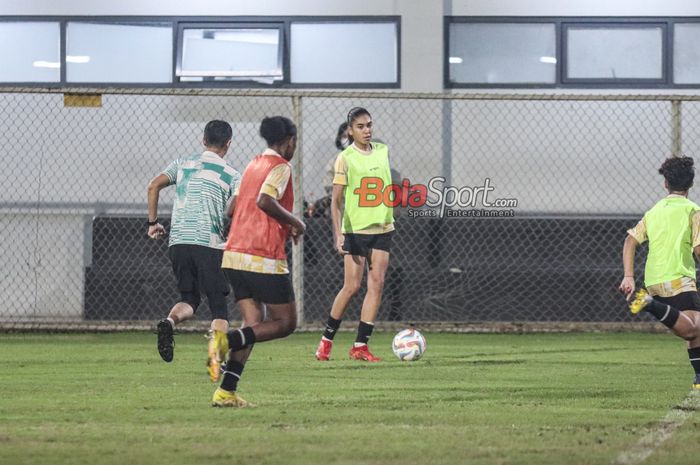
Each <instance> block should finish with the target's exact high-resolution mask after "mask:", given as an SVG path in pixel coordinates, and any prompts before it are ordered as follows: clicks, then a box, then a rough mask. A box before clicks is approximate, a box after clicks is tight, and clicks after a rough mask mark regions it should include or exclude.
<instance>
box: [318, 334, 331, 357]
mask: <svg viewBox="0 0 700 465" xmlns="http://www.w3.org/2000/svg"><path fill="white" fill-rule="evenodd" d="M332 348H333V341H331V340H330V339H326V338H325V337H322V338H321V342H319V343H318V348H317V349H316V360H321V361H324V362H327V361H328V360H330V358H331V349H332Z"/></svg>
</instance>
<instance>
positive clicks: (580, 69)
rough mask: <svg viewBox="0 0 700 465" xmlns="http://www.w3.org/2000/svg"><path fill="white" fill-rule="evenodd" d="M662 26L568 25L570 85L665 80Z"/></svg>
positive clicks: (566, 29)
mask: <svg viewBox="0 0 700 465" xmlns="http://www.w3.org/2000/svg"><path fill="white" fill-rule="evenodd" d="M664 34H665V30H664V27H663V26H662V25H658V24H656V25H654V24H649V25H646V24H639V25H638V24H624V25H609V24H595V25H580V26H579V25H574V24H566V25H565V32H564V37H565V42H566V67H565V73H564V80H565V81H570V82H585V81H587V80H597V81H599V82H603V81H605V82H611V83H612V82H615V81H620V80H639V81H641V80H646V81H649V82H651V81H657V82H661V81H662V80H663V79H664V77H665V76H664Z"/></svg>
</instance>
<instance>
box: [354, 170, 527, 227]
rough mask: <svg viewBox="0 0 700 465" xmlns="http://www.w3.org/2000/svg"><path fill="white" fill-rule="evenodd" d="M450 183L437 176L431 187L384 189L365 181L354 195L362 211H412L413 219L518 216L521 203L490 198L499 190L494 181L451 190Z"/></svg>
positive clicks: (405, 185) (371, 180) (373, 181)
mask: <svg viewBox="0 0 700 465" xmlns="http://www.w3.org/2000/svg"><path fill="white" fill-rule="evenodd" d="M445 182H446V179H445V178H444V177H442V176H437V177H434V178H432V179H430V181H429V182H428V184H427V185H426V184H411V183H410V181H409V180H408V179H404V180H402V181H401V183H400V184H389V185H388V186H385V185H384V181H382V179H381V178H375V177H365V178H362V180H361V183H360V187H358V188H357V189H355V190H354V191H353V192H354V193H355V195H357V196H358V198H359V206H360V207H376V206H378V205H381V204H384V205H387V206H389V207H394V208H396V207H401V208H407V209H408V216H409V217H410V218H481V217H487V218H506V217H513V216H515V210H514V209H515V208H517V206H518V199H512V198H511V199H496V198H489V197H490V195H491V193H492V192H493V191H494V190H495V189H496V188H495V186H493V185H492V184H491V179H490V178H485V179H484V182H483V184H482V185H480V186H463V187H456V186H447V185H445Z"/></svg>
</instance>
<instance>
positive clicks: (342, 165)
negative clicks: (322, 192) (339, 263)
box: [331, 153, 348, 255]
mask: <svg viewBox="0 0 700 465" xmlns="http://www.w3.org/2000/svg"><path fill="white" fill-rule="evenodd" d="M347 184H348V163H347V161H345V158H344V157H343V154H342V153H339V154H338V156H337V157H336V159H335V174H334V175H333V191H332V192H331V221H332V225H333V240H334V242H335V250H337V251H338V253H339V254H341V255H347V254H348V251H347V250H344V249H343V243H344V242H345V236H344V235H343V228H342V224H343V207H344V206H345V186H346V185H347Z"/></svg>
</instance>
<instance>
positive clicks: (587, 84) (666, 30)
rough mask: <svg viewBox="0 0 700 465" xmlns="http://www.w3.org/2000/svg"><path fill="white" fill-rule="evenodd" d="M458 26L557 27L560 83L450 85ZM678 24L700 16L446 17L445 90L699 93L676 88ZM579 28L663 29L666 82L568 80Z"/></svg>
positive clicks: (689, 86) (699, 20) (684, 86)
mask: <svg viewBox="0 0 700 465" xmlns="http://www.w3.org/2000/svg"><path fill="white" fill-rule="evenodd" d="M458 23H494V24H503V23H527V24H542V23H546V24H554V25H555V30H556V37H555V47H556V59H557V64H556V66H557V70H556V83H555V84H531V83H528V84H523V83H499V84H488V83H479V84H476V83H458V82H451V81H450V67H449V54H450V26H451V25H452V24H458ZM676 23H682V24H686V23H700V17H697V16H688V17H682V16H673V17H604V18H603V17H563V16H537V17H534V16H533V17H528V16H517V17H510V16H445V17H444V50H443V86H444V88H445V89H487V88H492V89H498V88H511V89H571V88H579V89H580V88H583V89H698V88H700V83H698V84H676V83H674V81H673V79H674V76H673V58H674V57H673V40H674V26H675V24H676ZM572 26H573V27H576V26H579V27H580V26H592V27H620V26H622V27H634V26H642V27H644V26H647V27H653V26H661V27H662V30H663V33H662V51H661V53H662V76H663V78H662V79H581V78H575V79H571V78H566V75H565V70H566V69H567V67H568V56H567V53H566V29H567V28H568V27H572Z"/></svg>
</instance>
